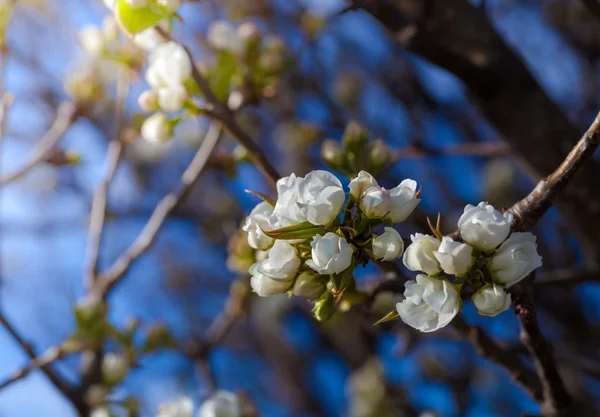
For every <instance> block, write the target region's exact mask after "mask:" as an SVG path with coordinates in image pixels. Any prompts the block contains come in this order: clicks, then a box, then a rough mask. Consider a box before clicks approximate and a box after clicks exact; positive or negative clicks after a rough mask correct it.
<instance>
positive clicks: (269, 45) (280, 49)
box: [263, 35, 285, 55]
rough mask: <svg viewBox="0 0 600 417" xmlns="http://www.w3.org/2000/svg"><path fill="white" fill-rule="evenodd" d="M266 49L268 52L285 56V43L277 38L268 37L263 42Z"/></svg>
mask: <svg viewBox="0 0 600 417" xmlns="http://www.w3.org/2000/svg"><path fill="white" fill-rule="evenodd" d="M263 45H264V49H265V51H267V52H273V53H276V54H280V55H283V54H285V43H284V42H283V41H282V40H281V38H278V37H277V36H273V35H270V36H267V37H266V38H265V41H264V42H263Z"/></svg>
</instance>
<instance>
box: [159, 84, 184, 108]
mask: <svg viewBox="0 0 600 417" xmlns="http://www.w3.org/2000/svg"><path fill="white" fill-rule="evenodd" d="M187 98H188V93H187V90H186V89H185V87H184V86H182V85H173V86H169V87H166V88H161V89H159V90H158V105H159V107H160V108H161V109H162V110H163V111H166V112H176V111H179V110H181V109H182V108H183V106H184V104H185V101H186V100H187Z"/></svg>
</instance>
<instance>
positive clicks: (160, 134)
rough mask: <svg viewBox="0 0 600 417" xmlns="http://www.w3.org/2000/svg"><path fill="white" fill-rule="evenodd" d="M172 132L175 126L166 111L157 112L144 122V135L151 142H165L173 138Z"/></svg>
mask: <svg viewBox="0 0 600 417" xmlns="http://www.w3.org/2000/svg"><path fill="white" fill-rule="evenodd" d="M172 134H173V126H172V125H171V122H170V121H169V119H167V116H165V114H164V113H155V114H153V115H152V116H150V117H148V118H147V119H146V120H145V121H144V123H143V124H142V137H143V138H144V140H146V141H148V142H150V143H154V144H161V143H164V142H166V141H168V140H169V139H171V136H172Z"/></svg>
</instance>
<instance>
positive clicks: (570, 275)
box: [534, 268, 600, 286]
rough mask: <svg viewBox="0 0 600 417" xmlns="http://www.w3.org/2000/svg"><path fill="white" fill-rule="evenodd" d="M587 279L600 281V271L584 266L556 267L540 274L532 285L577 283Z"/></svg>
mask: <svg viewBox="0 0 600 417" xmlns="http://www.w3.org/2000/svg"><path fill="white" fill-rule="evenodd" d="M588 281H600V271H597V270H594V269H585V268H564V269H556V270H554V271H548V272H544V273H542V274H540V275H539V276H538V277H536V279H535V281H534V285H535V286H543V285H577V284H580V283H582V282H588Z"/></svg>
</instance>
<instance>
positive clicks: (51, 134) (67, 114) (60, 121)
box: [0, 103, 79, 185]
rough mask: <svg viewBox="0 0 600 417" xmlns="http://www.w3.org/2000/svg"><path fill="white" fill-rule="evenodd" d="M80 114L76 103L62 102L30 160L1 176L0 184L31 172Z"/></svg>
mask: <svg viewBox="0 0 600 417" xmlns="http://www.w3.org/2000/svg"><path fill="white" fill-rule="evenodd" d="M78 116H79V109H78V107H77V106H76V105H75V104H73V103H64V104H62V105H61V106H60V107H59V108H58V112H57V115H56V119H55V120H54V123H53V124H52V126H51V127H50V129H49V130H48V131H47V132H46V134H45V135H44V136H43V137H42V138H41V139H40V141H39V142H38V143H37V145H36V146H35V149H34V150H33V152H32V153H31V155H30V156H29V158H28V160H27V161H26V162H25V163H24V164H23V165H22V166H21V167H20V168H18V169H17V170H16V171H14V172H12V173H10V174H7V175H5V176H2V177H0V185H4V184H7V183H9V182H12V181H15V180H17V179H19V178H21V177H22V176H23V175H25V174H26V173H27V172H29V170H30V169H32V168H33V167H35V166H36V165H37V164H38V163H39V162H41V161H42V160H43V159H44V156H46V154H47V153H48V151H49V150H50V149H51V148H52V146H54V145H55V144H56V143H57V142H58V141H59V140H60V139H61V138H62V136H63V135H64V134H65V133H66V131H67V130H68V129H69V127H71V125H72V124H73V123H74V122H75V120H77V117H78Z"/></svg>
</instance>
